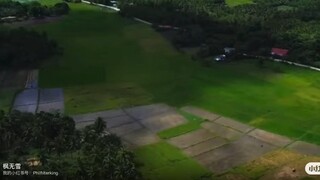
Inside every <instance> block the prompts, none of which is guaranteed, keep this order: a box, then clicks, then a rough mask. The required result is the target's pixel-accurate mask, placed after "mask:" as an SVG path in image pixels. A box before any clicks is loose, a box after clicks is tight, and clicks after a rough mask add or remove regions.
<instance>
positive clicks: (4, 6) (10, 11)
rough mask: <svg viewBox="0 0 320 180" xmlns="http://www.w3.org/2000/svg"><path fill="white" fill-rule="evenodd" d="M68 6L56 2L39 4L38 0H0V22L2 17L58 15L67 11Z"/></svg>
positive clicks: (20, 18) (20, 17) (21, 17)
mask: <svg viewBox="0 0 320 180" xmlns="http://www.w3.org/2000/svg"><path fill="white" fill-rule="evenodd" d="M69 10H70V9H69V6H68V4H66V3H63V2H58V3H56V4H55V5H53V6H49V7H48V6H45V5H41V4H40V3H39V2H38V1H32V2H30V3H20V2H17V1H12V0H1V1H0V19H1V20H0V22H1V21H4V19H3V18H6V17H10V16H14V17H16V18H19V20H23V19H27V18H30V17H33V18H43V17H46V16H60V15H64V14H68V13H69Z"/></svg>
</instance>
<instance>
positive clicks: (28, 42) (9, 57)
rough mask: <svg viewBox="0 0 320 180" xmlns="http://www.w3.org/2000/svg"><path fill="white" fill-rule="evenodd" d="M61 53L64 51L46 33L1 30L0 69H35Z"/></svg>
mask: <svg viewBox="0 0 320 180" xmlns="http://www.w3.org/2000/svg"><path fill="white" fill-rule="evenodd" d="M61 53H62V49H61V48H59V47H58V45H57V43H56V42H55V41H53V40H50V39H49V38H48V36H47V34H46V33H38V32H36V31H32V30H26V29H24V28H17V29H7V28H2V29H0V69H8V68H34V67H37V66H39V65H41V62H42V61H44V60H46V59H47V58H49V57H51V56H54V55H58V54H61Z"/></svg>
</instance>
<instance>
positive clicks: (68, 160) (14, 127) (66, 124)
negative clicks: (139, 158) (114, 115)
mask: <svg viewBox="0 0 320 180" xmlns="http://www.w3.org/2000/svg"><path fill="white" fill-rule="evenodd" d="M105 129H106V123H105V122H104V121H103V120H102V119H101V118H98V119H97V120H96V121H95V122H94V124H92V125H89V126H86V127H85V128H84V129H82V130H77V129H76V128H75V122H74V121H73V119H72V118H70V117H67V116H62V115H61V114H51V113H46V112H40V113H37V114H30V113H22V112H18V111H15V112H12V113H10V114H5V113H4V112H3V111H0V134H1V137H0V144H1V147H0V162H1V163H4V162H15V163H21V164H22V169H24V170H37V171H41V170H44V171H45V170H47V171H58V172H59V177H52V179H75V178H79V179H138V178H140V177H141V176H140V173H139V172H138V171H137V168H136V163H135V162H134V155H133V153H131V152H130V151H128V150H126V149H125V147H124V146H123V145H122V142H121V140H120V138H119V137H118V136H116V135H114V134H108V133H106V131H105ZM30 159H33V160H36V161H39V162H40V163H39V164H38V165H37V166H30V165H27V164H25V162H28V160H30ZM25 178H26V179H28V178H29V179H32V178H33V177H32V176H26V177H25ZM49 179H50V177H49Z"/></svg>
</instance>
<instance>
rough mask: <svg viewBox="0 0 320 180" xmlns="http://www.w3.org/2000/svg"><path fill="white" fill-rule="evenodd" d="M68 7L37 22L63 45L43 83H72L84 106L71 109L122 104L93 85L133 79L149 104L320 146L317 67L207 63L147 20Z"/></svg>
mask: <svg viewBox="0 0 320 180" xmlns="http://www.w3.org/2000/svg"><path fill="white" fill-rule="evenodd" d="M70 6H71V8H72V11H71V14H70V15H69V16H67V17H65V18H64V19H62V20H61V21H57V22H53V23H50V24H41V25H37V26H34V28H36V29H37V30H39V31H43V30H45V31H47V32H48V35H49V36H50V37H52V38H53V39H56V40H57V41H58V43H59V45H60V46H62V47H64V51H65V53H64V55H63V56H62V57H56V58H54V59H53V60H56V61H57V63H56V65H54V66H51V67H46V68H42V69H41V70H40V86H42V87H64V88H66V89H68V88H70V91H68V90H67V91H68V93H67V95H66V96H67V97H66V99H69V100H71V99H72V98H74V99H76V101H77V102H81V103H77V104H78V107H77V109H74V108H68V107H73V106H74V102H71V101H66V107H67V109H69V110H67V112H68V113H78V112H84V111H85V109H86V108H87V107H91V106H94V108H92V109H90V108H89V110H88V111H92V110H100V109H106V108H117V107H112V105H105V104H103V103H101V102H100V99H103V100H105V101H106V102H107V101H109V102H112V100H110V99H109V98H108V96H106V95H105V94H108V93H109V90H107V89H106V90H103V91H100V90H101V89H99V88H96V90H95V88H89V87H90V86H92V87H94V86H96V85H97V84H100V85H103V84H105V85H106V86H108V85H111V84H114V83H118V84H121V83H130V84H134V86H135V87H139V92H143V93H141V94H145V95H142V96H141V97H143V98H146V97H147V98H146V99H147V101H148V102H165V103H168V104H170V105H174V106H176V107H180V106H184V105H195V106H198V107H202V108H205V109H207V110H210V111H212V112H216V113H218V114H221V115H224V116H227V117H231V118H234V119H237V120H239V121H241V122H244V123H247V124H250V125H252V126H256V127H258V128H262V129H265V130H268V131H271V132H275V133H278V134H281V135H285V136H288V137H291V138H297V139H301V140H306V141H309V142H313V143H317V144H320V142H319V139H320V133H319V132H320V125H319V117H320V95H319V94H320V89H319V88H320V86H319V84H320V76H319V73H318V72H314V71H310V70H305V69H301V68H297V67H292V66H288V65H283V64H278V63H272V62H270V63H265V68H262V69H261V68H259V67H258V66H257V62H256V61H255V60H243V61H237V62H232V63H222V64H220V63H217V64H214V65H213V67H212V68H203V67H201V66H200V65H199V64H198V63H196V62H193V61H191V60H190V58H189V57H188V56H187V55H185V54H181V53H179V52H177V51H176V50H175V49H174V48H173V47H172V46H171V45H170V43H169V42H167V41H166V40H165V39H164V38H163V37H161V35H159V34H157V33H156V32H154V31H153V30H152V29H151V28H149V27H147V26H145V25H143V24H140V23H136V22H134V21H131V20H128V19H123V18H121V17H120V16H118V15H117V14H114V13H106V12H103V11H101V9H100V8H95V7H92V6H88V5H84V4H70ZM82 86H85V87H88V89H90V94H91V95H90V96H78V95H77V94H79V93H78V91H79V88H76V87H80V88H81V87H82ZM112 91H114V90H112ZM120 91H121V90H120ZM95 92H97V93H95ZM103 92H105V93H103ZM80 94H81V93H80ZM139 94H140V93H139ZM88 97H90V99H91V100H88ZM137 101H139V100H137ZM123 102H127V101H123ZM142 102H145V100H143V101H142ZM130 103H131V102H130ZM111 104H112V103H111ZM122 105H123V106H127V105H130V104H129V103H124V104H122ZM115 106H119V103H115ZM78 109H80V110H79V111H78Z"/></svg>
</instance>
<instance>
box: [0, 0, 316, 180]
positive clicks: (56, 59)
mask: <svg viewBox="0 0 320 180" xmlns="http://www.w3.org/2000/svg"><path fill="white" fill-rule="evenodd" d="M48 2H49V3H50V4H52V3H60V1H59V0H47V1H44V3H48ZM68 2H69V1H68ZM72 2H77V1H72ZM92 2H97V3H103V4H107V3H104V2H109V1H99V0H97V1H92ZM233 2H235V1H233ZM237 2H240V0H237ZM241 2H248V4H243V5H239V6H234V7H233V6H232V7H231V5H230V4H229V3H230V0H228V1H220V0H215V1H212V0H158V1H155V0H139V1H138V0H126V1H125V0H120V2H119V6H120V8H121V11H120V14H121V15H122V16H124V17H130V18H131V17H138V18H141V19H144V20H147V21H151V22H152V23H154V26H153V27H154V28H155V29H156V30H157V31H159V32H160V33H158V32H155V31H153V29H151V28H149V27H148V26H145V25H143V24H140V23H136V22H134V21H132V20H131V19H129V18H123V17H121V16H119V15H118V14H116V13H110V12H108V11H104V10H101V8H97V7H94V6H89V5H85V4H81V3H77V4H75V3H70V4H69V5H68V6H70V8H71V9H72V11H71V13H70V14H69V15H68V16H66V17H64V18H62V19H61V20H59V21H57V22H55V23H43V24H31V25H30V26H28V27H27V28H28V30H25V29H14V28H12V29H6V28H3V27H2V26H1V27H0V29H1V33H0V42H1V43H0V66H1V67H3V65H5V66H6V67H8V68H9V67H10V68H11V67H28V66H29V65H31V66H38V65H39V64H41V62H43V61H44V60H46V59H50V60H53V63H50V64H49V65H48V66H44V67H42V66H38V68H39V86H40V87H41V88H56V87H61V88H63V90H64V93H65V94H64V96H65V108H66V109H65V113H66V114H67V115H68V114H80V113H91V112H95V111H102V110H107V109H114V108H122V107H128V106H129V107H131V106H136V105H142V104H149V103H159V102H161V103H167V104H169V105H171V106H174V107H181V106H185V105H192V106H197V107H200V108H204V109H207V110H209V111H212V112H215V113H217V114H221V115H223V116H226V117H231V118H234V119H237V120H239V121H241V122H243V123H246V124H249V125H251V126H254V127H258V128H261V129H264V130H267V131H271V132H274V133H278V134H281V135H284V136H287V137H290V138H292V139H296V140H301V141H308V142H311V143H315V144H320V141H319V138H320V134H319V132H320V125H319V117H320V106H319V102H320V91H319V88H320V86H319V83H320V78H319V74H318V72H314V71H310V70H307V69H302V68H297V67H292V66H288V65H284V64H281V63H274V62H265V63H261V61H259V60H257V59H246V58H243V57H241V60H237V61H233V60H232V61H230V62H228V63H217V62H214V61H213V60H212V56H213V55H216V54H220V53H223V48H224V47H235V48H236V49H237V51H238V52H239V54H242V53H248V54H251V55H262V56H268V55H269V54H270V49H271V48H272V47H280V48H286V49H289V51H290V54H289V57H287V58H288V59H290V60H292V61H298V62H302V63H305V64H311V65H318V63H319V47H320V46H319V34H320V31H319V29H320V28H318V26H319V20H318V19H319V18H317V17H318V16H319V12H317V8H318V9H319V3H318V2H317V1H316V0H294V1H290V0H281V1H278V0H255V1H253V2H251V1H250V0H244V1H241ZM22 6H25V5H22ZM43 7H45V6H41V8H43ZM41 8H40V9H41ZM45 9H46V8H45ZM0 12H2V11H0ZM13 12H18V11H13ZM23 12H27V14H23V15H22V16H25V15H27V16H33V17H41V16H34V15H29V12H30V11H23ZM36 12H38V11H36ZM40 12H43V11H42V10H41V11H40ZM8 15H10V13H9V14H8ZM11 15H15V16H17V17H20V16H19V14H17V13H13V14H11ZM42 16H43V15H42ZM44 16H46V15H44ZM159 25H160V26H159ZM161 25H165V27H166V28H163V27H161ZM167 27H169V28H167ZM2 32H3V33H2ZM41 32H46V33H41ZM48 37H49V38H48ZM164 37H165V38H164ZM51 38H52V39H54V40H55V42H57V43H58V44H59V47H60V46H61V47H62V48H63V54H61V49H60V48H59V47H58V46H57V43H55V42H53V41H52V40H50V39H51ZM166 38H167V39H169V40H170V41H171V42H172V43H173V45H174V47H172V46H171V44H170V43H168V42H167V39H166ZM22 39H23V40H24V41H20V40H22ZM31 42H32V43H31ZM194 47H195V48H196V49H197V53H196V59H199V60H201V61H204V60H205V61H207V62H209V65H210V66H211V68H204V67H202V66H201V65H199V63H198V62H194V61H192V59H191V58H190V56H189V54H187V53H182V52H181V51H177V49H178V50H181V49H187V48H194ZM17 48H18V52H19V53H13V52H17V51H16V50H17ZM19 48H21V49H19ZM56 54H61V56H54V55H56ZM22 55H23V56H22ZM1 63H3V64H1ZM204 63H206V62H204ZM257 64H258V66H257ZM0 78H1V77H0ZM2 88H3V87H2V86H1V82H0V90H2ZM8 96H9V95H8V93H7V92H5V93H2V92H1V91H0V108H1V105H2V104H1V103H3V102H2V100H3V99H5V98H3V97H6V98H7V97H8ZM12 96H13V95H12ZM7 99H9V98H7ZM7 101H11V99H9V100H7ZM183 115H184V116H185V118H186V119H187V120H188V121H187V124H184V125H182V126H178V127H174V128H172V129H168V130H165V131H162V132H159V133H158V136H159V137H160V138H162V140H161V141H160V142H159V143H157V144H152V145H148V146H143V147H140V148H138V149H136V150H135V151H134V154H135V156H136V159H137V161H138V164H139V163H140V164H143V165H144V166H142V167H139V168H138V166H137V164H136V163H135V162H134V156H133V154H132V153H131V152H128V151H127V150H126V149H125V148H124V147H123V145H122V143H121V141H120V140H119V138H118V137H117V136H115V135H112V134H105V132H104V129H105V126H106V125H105V123H104V122H103V121H102V120H101V119H98V120H97V121H96V122H95V124H94V125H92V126H87V127H86V128H84V129H82V130H76V129H75V123H74V121H73V120H72V118H70V117H68V116H63V115H60V114H49V113H44V112H41V113H37V114H35V115H32V114H27V113H21V112H12V113H11V114H5V113H3V112H1V113H0V134H1V135H2V137H1V139H0V144H1V149H0V162H4V161H5V162H8V161H10V162H11V161H12V162H27V161H28V160H30V159H36V160H39V161H41V163H42V166H39V167H30V168H35V169H37V168H39V169H45V170H50V171H53V170H56V171H59V172H60V173H62V175H63V176H65V177H67V178H68V177H70V178H72V177H73V175H75V174H76V175H77V176H78V177H80V178H82V179H137V178H140V176H139V173H138V171H137V168H138V169H140V170H141V172H142V173H143V177H146V178H147V179H148V178H150V179H161V178H162V179H168V178H169V177H168V175H169V174H168V172H172V174H174V175H175V177H177V178H176V179H192V178H194V179H195V178H199V177H202V178H208V177H209V176H210V175H211V174H210V173H208V171H207V170H206V169H205V168H203V167H201V166H200V165H199V164H197V162H195V161H194V160H192V159H191V158H189V157H187V156H186V155H185V154H183V153H182V152H181V150H179V149H177V148H174V147H173V146H171V145H169V144H167V143H166V142H165V140H166V139H168V138H171V137H175V136H178V135H182V134H185V133H187V132H191V131H194V130H196V129H199V128H200V127H201V125H200V124H201V123H202V122H205V120H204V119H201V118H197V117H192V116H191V115H190V114H183ZM66 167H67V168H66ZM186 169H187V170H188V171H186ZM237 170H238V169H235V171H237ZM239 171H241V169H240V170H239ZM248 177H249V176H248ZM255 177H256V176H255Z"/></svg>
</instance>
